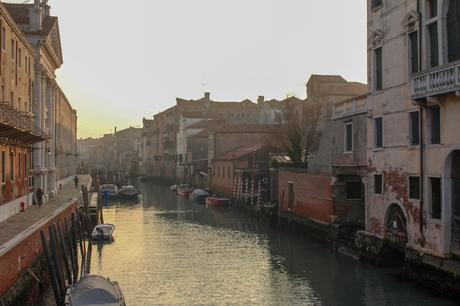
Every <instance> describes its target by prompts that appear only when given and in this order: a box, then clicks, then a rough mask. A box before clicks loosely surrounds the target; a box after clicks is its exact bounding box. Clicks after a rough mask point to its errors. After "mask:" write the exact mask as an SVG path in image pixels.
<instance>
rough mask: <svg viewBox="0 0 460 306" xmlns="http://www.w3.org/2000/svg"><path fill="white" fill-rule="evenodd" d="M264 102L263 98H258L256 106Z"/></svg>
mask: <svg viewBox="0 0 460 306" xmlns="http://www.w3.org/2000/svg"><path fill="white" fill-rule="evenodd" d="M264 102H265V97H264V96H259V97H258V98H257V104H259V105H262V104H264Z"/></svg>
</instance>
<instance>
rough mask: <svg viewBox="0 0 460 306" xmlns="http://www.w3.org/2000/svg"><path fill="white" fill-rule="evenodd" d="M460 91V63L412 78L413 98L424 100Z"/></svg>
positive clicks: (437, 68)
mask: <svg viewBox="0 0 460 306" xmlns="http://www.w3.org/2000/svg"><path fill="white" fill-rule="evenodd" d="M456 91H460V62H456V63H449V64H447V65H444V66H440V67H436V68H433V69H430V70H427V71H423V72H421V73H418V74H415V75H413V76H412V93H411V95H412V98H413V99H422V98H427V97H432V96H437V95H443V94H448V93H453V92H456Z"/></svg>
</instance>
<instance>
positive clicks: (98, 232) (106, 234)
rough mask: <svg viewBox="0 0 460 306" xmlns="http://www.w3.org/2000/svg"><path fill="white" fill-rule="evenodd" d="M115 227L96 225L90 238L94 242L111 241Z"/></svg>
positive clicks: (111, 225)
mask: <svg viewBox="0 0 460 306" xmlns="http://www.w3.org/2000/svg"><path fill="white" fill-rule="evenodd" d="M114 230H115V225H113V224H108V223H107V224H98V225H96V226H95V227H94V229H93V232H92V233H91V237H92V238H93V239H94V240H109V239H112V234H113V231H114Z"/></svg>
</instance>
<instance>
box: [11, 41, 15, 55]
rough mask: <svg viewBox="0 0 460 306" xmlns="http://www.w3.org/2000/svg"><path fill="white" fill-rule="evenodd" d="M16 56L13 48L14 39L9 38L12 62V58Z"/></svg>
mask: <svg viewBox="0 0 460 306" xmlns="http://www.w3.org/2000/svg"><path fill="white" fill-rule="evenodd" d="M15 55H16V51H15V48H14V39H12V38H11V58H12V59H13V60H14V56H15Z"/></svg>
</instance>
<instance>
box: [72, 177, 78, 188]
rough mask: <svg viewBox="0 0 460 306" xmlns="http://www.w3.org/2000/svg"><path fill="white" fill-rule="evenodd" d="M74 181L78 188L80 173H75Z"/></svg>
mask: <svg viewBox="0 0 460 306" xmlns="http://www.w3.org/2000/svg"><path fill="white" fill-rule="evenodd" d="M73 181H74V183H75V188H78V175H75V177H74V179H73Z"/></svg>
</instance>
